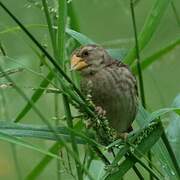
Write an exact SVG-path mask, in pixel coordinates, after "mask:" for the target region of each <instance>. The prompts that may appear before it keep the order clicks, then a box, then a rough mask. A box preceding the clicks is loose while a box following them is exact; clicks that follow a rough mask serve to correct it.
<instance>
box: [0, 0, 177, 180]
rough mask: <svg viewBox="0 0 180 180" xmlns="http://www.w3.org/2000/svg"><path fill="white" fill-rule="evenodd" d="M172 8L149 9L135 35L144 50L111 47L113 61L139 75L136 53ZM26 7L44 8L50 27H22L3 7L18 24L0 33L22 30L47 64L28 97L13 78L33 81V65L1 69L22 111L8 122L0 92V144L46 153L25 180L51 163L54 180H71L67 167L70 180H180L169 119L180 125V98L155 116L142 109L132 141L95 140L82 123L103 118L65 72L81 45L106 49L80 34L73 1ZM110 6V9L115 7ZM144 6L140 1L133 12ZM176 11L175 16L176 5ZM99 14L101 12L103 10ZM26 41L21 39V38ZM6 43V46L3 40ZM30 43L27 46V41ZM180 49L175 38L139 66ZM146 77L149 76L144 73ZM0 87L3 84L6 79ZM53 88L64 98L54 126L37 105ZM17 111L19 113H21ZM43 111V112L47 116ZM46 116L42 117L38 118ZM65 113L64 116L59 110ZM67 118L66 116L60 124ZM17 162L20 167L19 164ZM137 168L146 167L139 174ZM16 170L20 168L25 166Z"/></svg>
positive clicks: (57, 103) (162, 2) (160, 0)
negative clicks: (147, 179) (43, 144)
mask: <svg viewBox="0 0 180 180" xmlns="http://www.w3.org/2000/svg"><path fill="white" fill-rule="evenodd" d="M132 2H133V1H132ZM170 2H171V1H170V0H155V1H153V2H152V9H150V10H148V11H149V12H148V16H147V18H146V19H145V23H144V24H143V26H142V29H141V31H140V33H138V38H137V37H135V38H137V40H138V45H139V51H137V45H136V46H135V47H133V48H131V49H128V48H122V47H118V48H112V47H108V48H107V51H108V53H109V54H110V55H111V56H112V57H113V58H115V59H118V60H122V61H124V62H125V63H127V64H129V65H132V66H131V67H132V71H133V72H134V73H135V74H137V75H139V71H137V69H136V65H135V63H134V62H135V59H136V57H138V54H137V53H141V52H142V50H143V49H144V48H145V47H146V46H147V45H148V44H150V43H151V39H152V37H153V36H154V34H155V33H156V32H157V29H158V27H159V24H160V22H161V21H162V19H163V15H165V12H166V11H168V7H169V4H170ZM29 3H30V4H31V6H34V7H38V10H39V11H40V9H41V10H42V12H41V11H40V12H41V13H42V17H45V22H46V23H45V24H34V25H32V24H31V25H28V24H24V23H22V21H21V20H20V18H17V17H16V15H15V14H16V13H15V11H14V10H12V11H11V9H10V10H9V7H8V4H7V3H2V2H0V6H1V10H4V11H5V12H6V13H7V14H8V15H9V16H10V18H11V19H12V20H14V22H16V24H17V25H18V26H13V27H10V28H9V27H8V28H3V29H2V30H0V36H2V37H3V36H5V37H7V35H9V34H11V33H15V32H20V31H23V32H24V34H25V35H26V36H27V37H28V38H29V39H30V40H31V43H32V44H31V45H30V46H31V53H32V54H35V55H37V56H36V60H37V58H38V60H39V61H40V62H42V58H43V60H44V63H43V67H42V69H43V70H42V73H43V76H41V78H42V77H43V79H42V80H40V81H39V82H38V85H37V86H38V88H35V91H34V92H33V93H31V95H29V96H27V95H26V93H25V92H24V90H26V89H25V88H24V87H22V86H21V85H19V83H18V82H17V81H16V79H15V80H14V78H13V75H16V73H17V72H18V73H21V72H22V71H26V70H28V69H29V70H30V72H31V75H32V74H33V73H32V72H33V70H31V68H29V67H28V68H24V67H21V66H20V67H19V66H18V68H11V67H10V68H8V69H5V68H4V67H3V66H0V78H1V79H3V80H5V82H7V81H8V83H11V86H12V88H13V89H15V90H16V92H17V93H18V94H19V95H20V96H21V97H22V98H23V99H24V103H23V105H21V109H18V111H17V112H16V115H14V116H13V118H9V116H8V113H7V112H8V111H9V110H8V109H9V106H10V104H7V103H6V99H7V96H8V95H7V96H4V94H6V92H5V93H2V97H3V102H2V111H3V112H5V113H4V114H5V115H4V117H3V118H1V119H0V120H1V121H0V140H3V141H6V142H9V143H11V144H15V145H16V146H18V147H24V148H27V149H29V150H33V151H36V152H38V153H41V154H42V155H43V157H42V159H41V160H40V161H39V162H38V163H35V164H33V168H32V169H31V170H30V171H29V170H28V171H26V172H25V173H24V174H25V176H24V178H25V179H37V178H38V179H39V178H40V177H41V175H42V174H43V173H44V171H45V170H46V168H48V167H49V166H50V162H51V161H52V160H53V159H56V160H57V163H56V165H54V166H53V172H54V167H56V168H57V169H56V171H57V173H56V174H57V179H69V178H68V177H66V175H65V174H64V173H62V172H63V170H64V169H65V170H66V171H67V173H68V174H70V175H71V177H72V178H73V179H74V178H76V179H85V178H86V179H97V176H96V175H97V174H98V179H121V178H123V177H125V178H126V177H127V179H128V178H129V177H128V175H127V173H128V172H131V169H132V170H133V173H134V174H133V175H135V174H136V175H137V177H138V178H139V179H142V177H144V173H146V172H147V173H149V174H150V176H151V177H152V178H154V179H165V178H169V179H179V178H180V173H179V172H180V169H179V159H178V157H179V156H178V155H179V152H178V147H179V145H177V144H178V138H176V137H179V129H178V128H177V127H175V125H174V124H173V123H171V121H176V122H177V123H178V122H179V115H180V98H179V96H177V97H176V99H175V100H174V103H173V105H172V106H169V107H168V108H159V109H158V110H156V111H153V112H152V113H150V110H149V109H146V110H145V109H144V108H143V107H142V106H140V107H139V113H138V115H137V118H136V121H135V122H137V124H138V128H136V129H135V130H134V131H133V132H131V133H130V134H129V135H128V139H127V141H122V140H117V141H115V142H112V143H110V144H109V145H108V146H107V147H104V146H102V145H100V144H99V143H98V142H97V141H96V139H95V137H94V133H95V132H94V131H91V130H87V129H86V128H85V126H84V121H86V120H87V118H92V119H94V120H97V119H98V120H99V121H100V122H101V119H99V117H98V116H97V114H96V112H95V111H94V106H93V105H92V104H91V102H89V101H87V99H86V98H85V97H84V96H83V95H82V94H81V92H80V90H79V88H78V85H77V84H78V83H76V81H77V77H76V76H74V75H73V74H72V73H70V72H69V71H68V68H69V66H68V65H69V61H68V59H69V57H70V53H71V52H72V50H73V49H74V48H76V47H77V46H79V44H80V45H86V44H96V43H97V44H101V43H98V41H97V40H92V39H91V38H89V36H87V35H84V34H83V33H81V32H79V31H80V30H81V25H80V23H79V21H78V16H77V14H76V11H75V10H76V6H75V2H71V3H70V4H69V3H67V2H66V1H65V0H62V1H61V0H57V1H54V3H52V2H50V1H47V0H42V2H41V3H38V6H37V2H36V1H29ZM92 3H95V2H92ZM111 3H112V4H113V3H115V2H111ZM140 4H141V1H139V0H138V1H135V5H136V8H138V6H139V5H140ZM172 7H173V10H174V6H172ZM98 8H99V9H100V7H98ZM127 11H128V12H130V9H129V8H128V9H127ZM135 11H136V9H135ZM175 16H176V19H178V18H177V17H178V14H177V12H175ZM136 20H137V19H136ZM2 22H3V20H2ZM43 23H44V22H43ZM46 24H47V25H46ZM32 27H35V28H36V29H35V30H37V31H38V30H40V29H43V30H44V31H43V32H42V34H44V33H46V36H48V37H49V39H48V40H47V43H48V46H47V48H46V47H45V46H44V45H42V43H43V41H40V40H38V38H36V36H35V35H33V33H32V32H31V31H30V29H31V28H32ZM89 28H91V27H89ZM132 30H133V27H132ZM104 31H105V30H104ZM85 34H88V33H85ZM21 35H22V33H20V36H21ZM3 41H6V38H5V40H3ZM25 43H27V44H29V42H28V40H26V41H25ZM179 44H180V40H179V37H177V38H176V39H174V40H173V41H172V42H171V43H166V45H164V46H162V48H161V49H159V50H158V51H157V50H156V51H155V50H153V53H152V54H151V55H150V56H148V57H147V56H146V57H147V58H143V60H142V61H141V60H140V70H144V71H145V70H146V69H147V68H148V67H149V68H151V67H152V64H153V63H155V62H158V63H162V62H161V61H162V57H163V56H166V55H167V54H168V53H170V52H171V53H172V50H174V49H175V48H176V47H178V45H179ZM132 46H133V45H132ZM19 48H21V45H19ZM28 48H29V47H28ZM0 50H1V51H0V52H1V53H0V54H2V56H0V60H2V61H3V63H4V62H5V61H8V59H10V57H8V56H9V53H8V52H6V49H5V48H4V46H3V45H2V43H0ZM41 54H42V56H41ZM133 63H134V64H133ZM17 64H18V63H17ZM37 74H38V73H37ZM142 76H144V75H143V74H142ZM39 77H40V75H39ZM1 79H0V80H1ZM3 83H4V81H2V84H3ZM50 85H51V86H54V87H55V88H56V89H58V90H59V91H60V92H61V94H53V98H54V100H53V101H52V102H51V103H52V104H51V103H49V104H48V106H49V107H51V108H53V113H52V115H51V117H52V116H53V117H55V120H56V122H55V123H54V122H51V121H50V120H49V116H47V117H46V115H45V113H46V112H45V111H46V110H47V109H46V107H45V105H46V104H42V107H40V105H39V101H40V99H41V98H43V96H44V95H45V96H46V98H47V99H48V96H49V94H48V93H46V90H47V89H48V86H50ZM32 86H33V85H32ZM141 86H144V84H141ZM2 88H3V86H1V85H0V91H1V92H2V90H1V89H2ZM142 93H144V92H141V95H142ZM29 97H30V98H29ZM147 104H148V101H147ZM147 107H148V106H147ZM13 108H14V109H16V107H13ZM43 108H45V109H46V110H43ZM153 109H154V108H153ZM31 110H33V112H31ZM42 110H43V113H42V112H41V111H42ZM60 110H61V113H60V112H59V111H60ZM79 111H80V112H81V114H80V113H79ZM29 113H32V114H33V116H32V117H33V119H32V118H31V117H29V116H28V115H29ZM167 114H168V115H169V114H170V116H167ZM34 115H36V116H37V117H38V118H39V119H40V120H41V121H42V123H43V125H37V124H36V123H35V121H34V117H36V116H34ZM62 115H64V117H63V118H60V116H62ZM27 117H29V118H30V121H29V122H31V125H30V124H26V122H24V123H23V124H21V123H19V121H21V120H23V119H26V118H27ZM37 117H36V118H37ZM10 119H13V121H10ZM177 119H178V121H177ZM165 120H166V121H167V120H168V123H169V127H168V128H167V127H166V125H164V121H165ZM165 130H167V135H168V137H173V138H174V139H175V142H176V143H177V144H175V143H173V142H171V139H170V138H169V140H170V141H169V140H168V138H167V136H166V133H165ZM173 131H174V132H173ZM107 137H108V135H107ZM24 139H25V140H24ZM29 139H30V140H31V141H32V142H35V140H41V141H43V142H48V144H50V143H51V142H53V144H52V145H51V147H50V148H49V146H48V148H47V150H45V149H44V148H43V147H41V146H37V145H35V144H34V143H29ZM45 140H46V141H45ZM54 141H55V142H54ZM109 141H110V140H109ZM171 146H172V147H173V149H172V147H171ZM112 148H113V149H114V150H115V156H114V157H111V155H110V153H109V151H111V150H112ZM150 150H151V152H152V156H153V158H152V161H149V160H148V159H147V155H146V153H147V152H149V151H150ZM60 152H61V153H60ZM63 152H66V153H67V157H64V156H63V155H62V154H63ZM174 152H175V153H174ZM60 154H61V155H60ZM22 156H23V157H22V158H26V157H24V154H23V155H22ZM14 159H15V158H14ZM98 163H101V164H102V166H103V168H104V170H103V171H100V172H96V173H95V172H94V171H97V169H96V167H98ZM15 164H16V166H18V164H19V163H18V161H17V162H15ZM164 164H165V165H166V166H164ZM136 165H138V167H141V168H137V167H136ZM67 166H68V168H67ZM151 167H152V168H151ZM18 168H20V169H23V167H22V166H20V164H19V167H18ZM18 168H17V169H18ZM98 168H99V167H98ZM51 171H52V170H51ZM17 173H18V171H17ZM54 174H55V172H54ZM94 174H96V175H94ZM19 177H20V175H19ZM145 177H146V175H145Z"/></svg>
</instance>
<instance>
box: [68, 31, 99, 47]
mask: <svg viewBox="0 0 180 180" xmlns="http://www.w3.org/2000/svg"><path fill="white" fill-rule="evenodd" d="M66 33H67V34H69V35H70V36H71V37H73V38H74V39H76V40H77V41H78V42H79V43H80V44H81V45H87V44H96V43H95V42H94V41H93V40H91V39H90V38H88V37H87V36H85V35H84V34H82V33H79V32H77V31H74V30H72V29H68V28H67V29H66Z"/></svg>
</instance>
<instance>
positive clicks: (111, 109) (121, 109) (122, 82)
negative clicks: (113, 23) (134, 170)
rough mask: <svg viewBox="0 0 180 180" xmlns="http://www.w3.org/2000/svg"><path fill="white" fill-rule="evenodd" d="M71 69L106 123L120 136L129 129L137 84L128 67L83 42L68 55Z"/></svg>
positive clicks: (133, 110)
mask: <svg viewBox="0 0 180 180" xmlns="http://www.w3.org/2000/svg"><path fill="white" fill-rule="evenodd" d="M71 69H72V70H77V71H79V72H80V74H81V76H82V80H81V90H82V92H83V93H84V94H85V95H88V94H90V96H91V100H92V102H93V103H94V104H95V106H96V109H97V111H98V112H99V113H101V114H104V115H105V116H106V117H107V119H108V121H109V126H110V127H111V128H113V129H114V130H115V131H116V132H117V133H118V134H119V135H120V137H122V135H123V134H126V133H127V132H129V131H130V130H132V128H131V125H132V122H133V120H134V119H135V116H136V113H137V107H138V103H137V85H136V79H135V77H134V76H133V74H132V73H131V71H130V70H129V68H128V66H127V65H125V64H123V63H122V62H120V61H118V60H115V59H113V58H112V57H111V56H110V55H109V54H108V53H107V51H106V50H105V49H104V48H102V47H101V46H99V45H86V46H82V47H80V48H79V49H76V50H75V51H74V53H73V54H72V57H71Z"/></svg>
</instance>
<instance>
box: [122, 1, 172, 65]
mask: <svg viewBox="0 0 180 180" xmlns="http://www.w3.org/2000/svg"><path fill="white" fill-rule="evenodd" d="M170 2H171V0H156V2H155V3H154V6H153V7H152V9H151V11H150V13H149V15H148V17H147V18H146V20H145V23H144V26H143V28H142V30H141V32H140V34H139V36H138V43H139V50H140V51H141V50H142V49H143V48H144V47H145V46H146V45H147V44H148V42H149V41H150V40H151V38H152V36H153V34H154V33H155V31H156V29H157V27H158V25H159V24H160V21H161V19H162V17H163V15H164V13H165V11H166V9H167V7H168V5H169V3H170ZM135 58H136V48H135V47H134V48H132V49H131V50H130V51H129V53H128V55H127V56H126V58H125V60H124V62H126V63H127V64H129V65H131V64H132V63H133V61H134V60H135Z"/></svg>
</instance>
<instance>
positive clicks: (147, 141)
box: [105, 123, 163, 180]
mask: <svg viewBox="0 0 180 180" xmlns="http://www.w3.org/2000/svg"><path fill="white" fill-rule="evenodd" d="M162 132H163V129H162V127H161V124H160V123H156V124H155V125H153V131H152V132H151V133H150V134H148V135H147V136H146V137H145V138H143V139H142V141H141V142H140V143H139V144H138V145H136V146H137V147H136V148H133V153H134V154H135V155H136V156H137V157H138V158H140V157H142V155H143V154H145V153H146V152H148V151H149V150H150V149H151V148H152V146H153V145H154V144H155V143H156V142H157V141H158V140H159V138H160V137H161V134H162ZM136 162H137V160H134V159H133V158H132V157H131V156H129V157H127V158H126V160H124V161H123V162H122V163H121V164H120V165H119V166H117V168H118V170H117V171H115V172H111V173H110V174H109V175H108V176H107V177H106V178H105V179H106V180H110V179H118V178H121V177H123V176H124V174H125V173H126V172H127V171H128V170H129V169H130V168H132V167H133V165H134V164H135V163H136ZM152 175H153V176H154V177H156V178H157V177H158V175H155V173H152ZM157 179H160V178H157Z"/></svg>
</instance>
